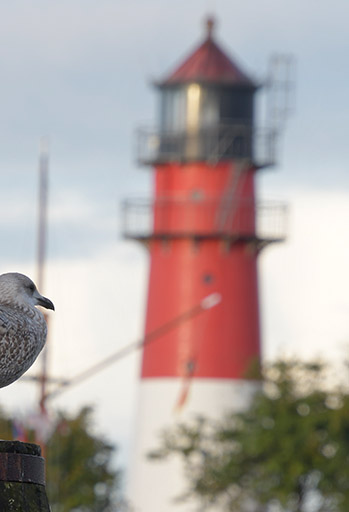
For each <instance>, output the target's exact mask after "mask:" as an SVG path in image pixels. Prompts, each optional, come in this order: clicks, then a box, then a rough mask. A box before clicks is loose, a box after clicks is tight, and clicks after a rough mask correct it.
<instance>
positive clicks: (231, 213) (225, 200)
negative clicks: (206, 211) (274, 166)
mask: <svg viewBox="0 0 349 512" xmlns="http://www.w3.org/2000/svg"><path fill="white" fill-rule="evenodd" d="M249 165H250V159H248V158H242V159H240V160H238V161H237V162H236V164H233V163H232V164H231V166H230V172H229V177H228V183H227V186H226V190H225V193H224V194H223V196H222V199H221V200H220V202H219V204H218V207H217V212H216V228H217V231H218V232H219V233H224V234H225V232H226V234H231V233H229V229H230V226H232V224H233V221H234V217H235V214H236V211H237V208H238V206H239V204H238V203H239V201H238V192H239V190H240V189H241V187H242V186H243V184H244V181H245V177H246V172H245V171H246V170H247V169H248V167H249Z"/></svg>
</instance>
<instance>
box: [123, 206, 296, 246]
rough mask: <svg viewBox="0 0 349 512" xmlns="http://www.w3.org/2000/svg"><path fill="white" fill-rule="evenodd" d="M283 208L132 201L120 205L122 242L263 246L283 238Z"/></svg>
mask: <svg viewBox="0 0 349 512" xmlns="http://www.w3.org/2000/svg"><path fill="white" fill-rule="evenodd" d="M286 223H287V206H286V205H285V204H281V203H277V202H261V203H257V204H255V203H254V202H252V201H249V200H239V201H230V202H227V201H222V200H219V199H213V200H204V201H189V200H176V199H157V200H155V201H154V200H146V199H132V200H126V201H125V202H124V203H123V223H122V231H123V235H124V236H125V237H126V238H135V239H144V240H145V239H149V238H161V237H164V238H170V237H195V238H205V237H228V238H235V239H239V238H240V239H241V238H245V239H246V238H247V239H248V238H253V239H258V240H261V241H263V240H265V241H266V242H273V241H275V242H276V241H282V240H284V239H285V237H286Z"/></svg>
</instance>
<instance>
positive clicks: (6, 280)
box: [0, 272, 55, 310]
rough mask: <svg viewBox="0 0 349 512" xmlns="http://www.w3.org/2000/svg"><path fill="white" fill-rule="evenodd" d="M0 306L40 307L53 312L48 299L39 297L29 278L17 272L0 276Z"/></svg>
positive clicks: (51, 303) (51, 304) (52, 306)
mask: <svg viewBox="0 0 349 512" xmlns="http://www.w3.org/2000/svg"><path fill="white" fill-rule="evenodd" d="M0 304H11V305H18V306H20V305H27V306H42V307H44V308H46V309H52V310H54V309H55V307H54V305H53V302H51V301H50V299H47V298H46V297H44V296H43V295H41V294H40V293H39V292H38V290H37V288H36V286H35V284H34V283H33V281H32V280H31V279H29V277H27V276H25V275H24V274H19V273H17V272H8V273H7V274H2V275H0Z"/></svg>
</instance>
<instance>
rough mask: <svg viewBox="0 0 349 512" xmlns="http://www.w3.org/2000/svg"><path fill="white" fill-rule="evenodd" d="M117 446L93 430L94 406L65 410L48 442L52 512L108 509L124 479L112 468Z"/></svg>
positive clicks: (94, 511)
mask: <svg viewBox="0 0 349 512" xmlns="http://www.w3.org/2000/svg"><path fill="white" fill-rule="evenodd" d="M113 450H114V448H113V446H112V445H111V444H110V443H108V442H107V441H106V440H105V439H103V438H102V437H100V436H97V435H95V434H94V433H93V430H92V409H91V408H89V407H85V408H83V409H81V411H80V412H79V413H78V414H77V415H76V416H75V417H72V418H68V417H67V416H66V415H65V414H63V413H61V414H60V415H59V417H58V421H57V427H56V429H55V430H54V432H53V434H52V435H51V437H50V439H49V440H48V443H47V451H46V454H47V455H46V459H47V484H46V489H47V495H48V498H49V502H50V505H51V508H52V512H70V511H73V510H74V511H77V512H78V511H79V512H80V511H81V512H108V511H109V510H110V511H111V510H115V506H114V505H115V504H114V502H113V500H114V498H115V497H116V496H115V494H116V493H115V491H116V490H117V488H118V485H119V482H120V472H119V471H114V470H112V469H111V467H110V466H111V464H110V462H111V456H112V453H113Z"/></svg>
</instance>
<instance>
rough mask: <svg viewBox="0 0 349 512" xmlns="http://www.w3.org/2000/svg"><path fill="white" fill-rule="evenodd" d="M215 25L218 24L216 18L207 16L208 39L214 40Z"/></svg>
mask: <svg viewBox="0 0 349 512" xmlns="http://www.w3.org/2000/svg"><path fill="white" fill-rule="evenodd" d="M215 23H216V20H215V18H214V16H207V18H206V34H207V39H212V34H213V30H214V26H215Z"/></svg>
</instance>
